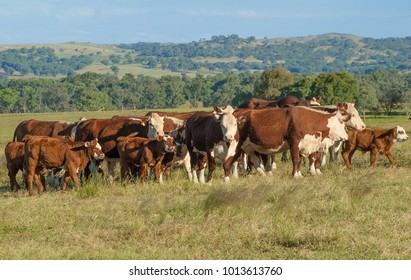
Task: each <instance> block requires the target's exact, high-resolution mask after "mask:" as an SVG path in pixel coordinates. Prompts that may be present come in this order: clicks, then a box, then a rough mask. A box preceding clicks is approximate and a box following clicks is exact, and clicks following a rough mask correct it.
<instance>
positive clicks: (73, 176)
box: [69, 167, 80, 190]
mask: <svg viewBox="0 0 411 280" xmlns="http://www.w3.org/2000/svg"><path fill="white" fill-rule="evenodd" d="M69 174H70V177H71V179H72V180H73V183H74V186H75V188H76V190H79V189H80V181H79V178H78V174H77V170H76V169H75V168H74V167H73V168H69Z"/></svg>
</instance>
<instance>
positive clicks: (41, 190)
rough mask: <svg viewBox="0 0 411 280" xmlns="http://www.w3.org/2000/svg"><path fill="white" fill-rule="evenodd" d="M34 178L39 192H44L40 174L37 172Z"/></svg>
mask: <svg viewBox="0 0 411 280" xmlns="http://www.w3.org/2000/svg"><path fill="white" fill-rule="evenodd" d="M42 177H43V178H44V176H42ZM33 179H34V182H35V183H36V185H37V189H38V193H39V194H42V193H43V192H44V184H43V182H42V180H41V179H40V177H39V175H38V174H36V173H35V174H34V178H33Z"/></svg>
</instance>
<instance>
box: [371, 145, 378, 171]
mask: <svg viewBox="0 0 411 280" xmlns="http://www.w3.org/2000/svg"><path fill="white" fill-rule="evenodd" d="M377 155H378V149H373V150H372V151H371V154H370V166H371V167H374V164H375V161H376V160H377Z"/></svg>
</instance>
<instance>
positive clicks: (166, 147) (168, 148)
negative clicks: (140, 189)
mask: <svg viewBox="0 0 411 280" xmlns="http://www.w3.org/2000/svg"><path fill="white" fill-rule="evenodd" d="M133 136H134V134H133V135H130V136H127V137H119V138H117V142H118V143H117V149H118V152H119V154H120V166H121V180H122V181H124V180H125V179H127V178H128V179H131V178H132V175H134V174H132V173H133V172H132V170H133V167H137V168H138V170H139V171H138V176H139V178H140V180H141V181H144V180H146V179H147V176H148V168H149V167H154V176H155V180H156V181H157V182H159V183H162V182H163V180H162V169H161V165H162V161H163V159H164V156H165V155H166V153H172V154H174V153H175V152H176V147H175V145H174V143H173V138H172V137H170V136H168V135H163V136H162V137H159V138H160V139H159V140H156V139H155V140H153V139H147V138H142V137H133Z"/></svg>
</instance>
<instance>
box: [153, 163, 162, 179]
mask: <svg viewBox="0 0 411 280" xmlns="http://www.w3.org/2000/svg"><path fill="white" fill-rule="evenodd" d="M154 180H155V181H156V182H158V183H160V184H162V183H163V178H162V174H161V160H159V161H158V162H157V163H156V165H155V166H154Z"/></svg>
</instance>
